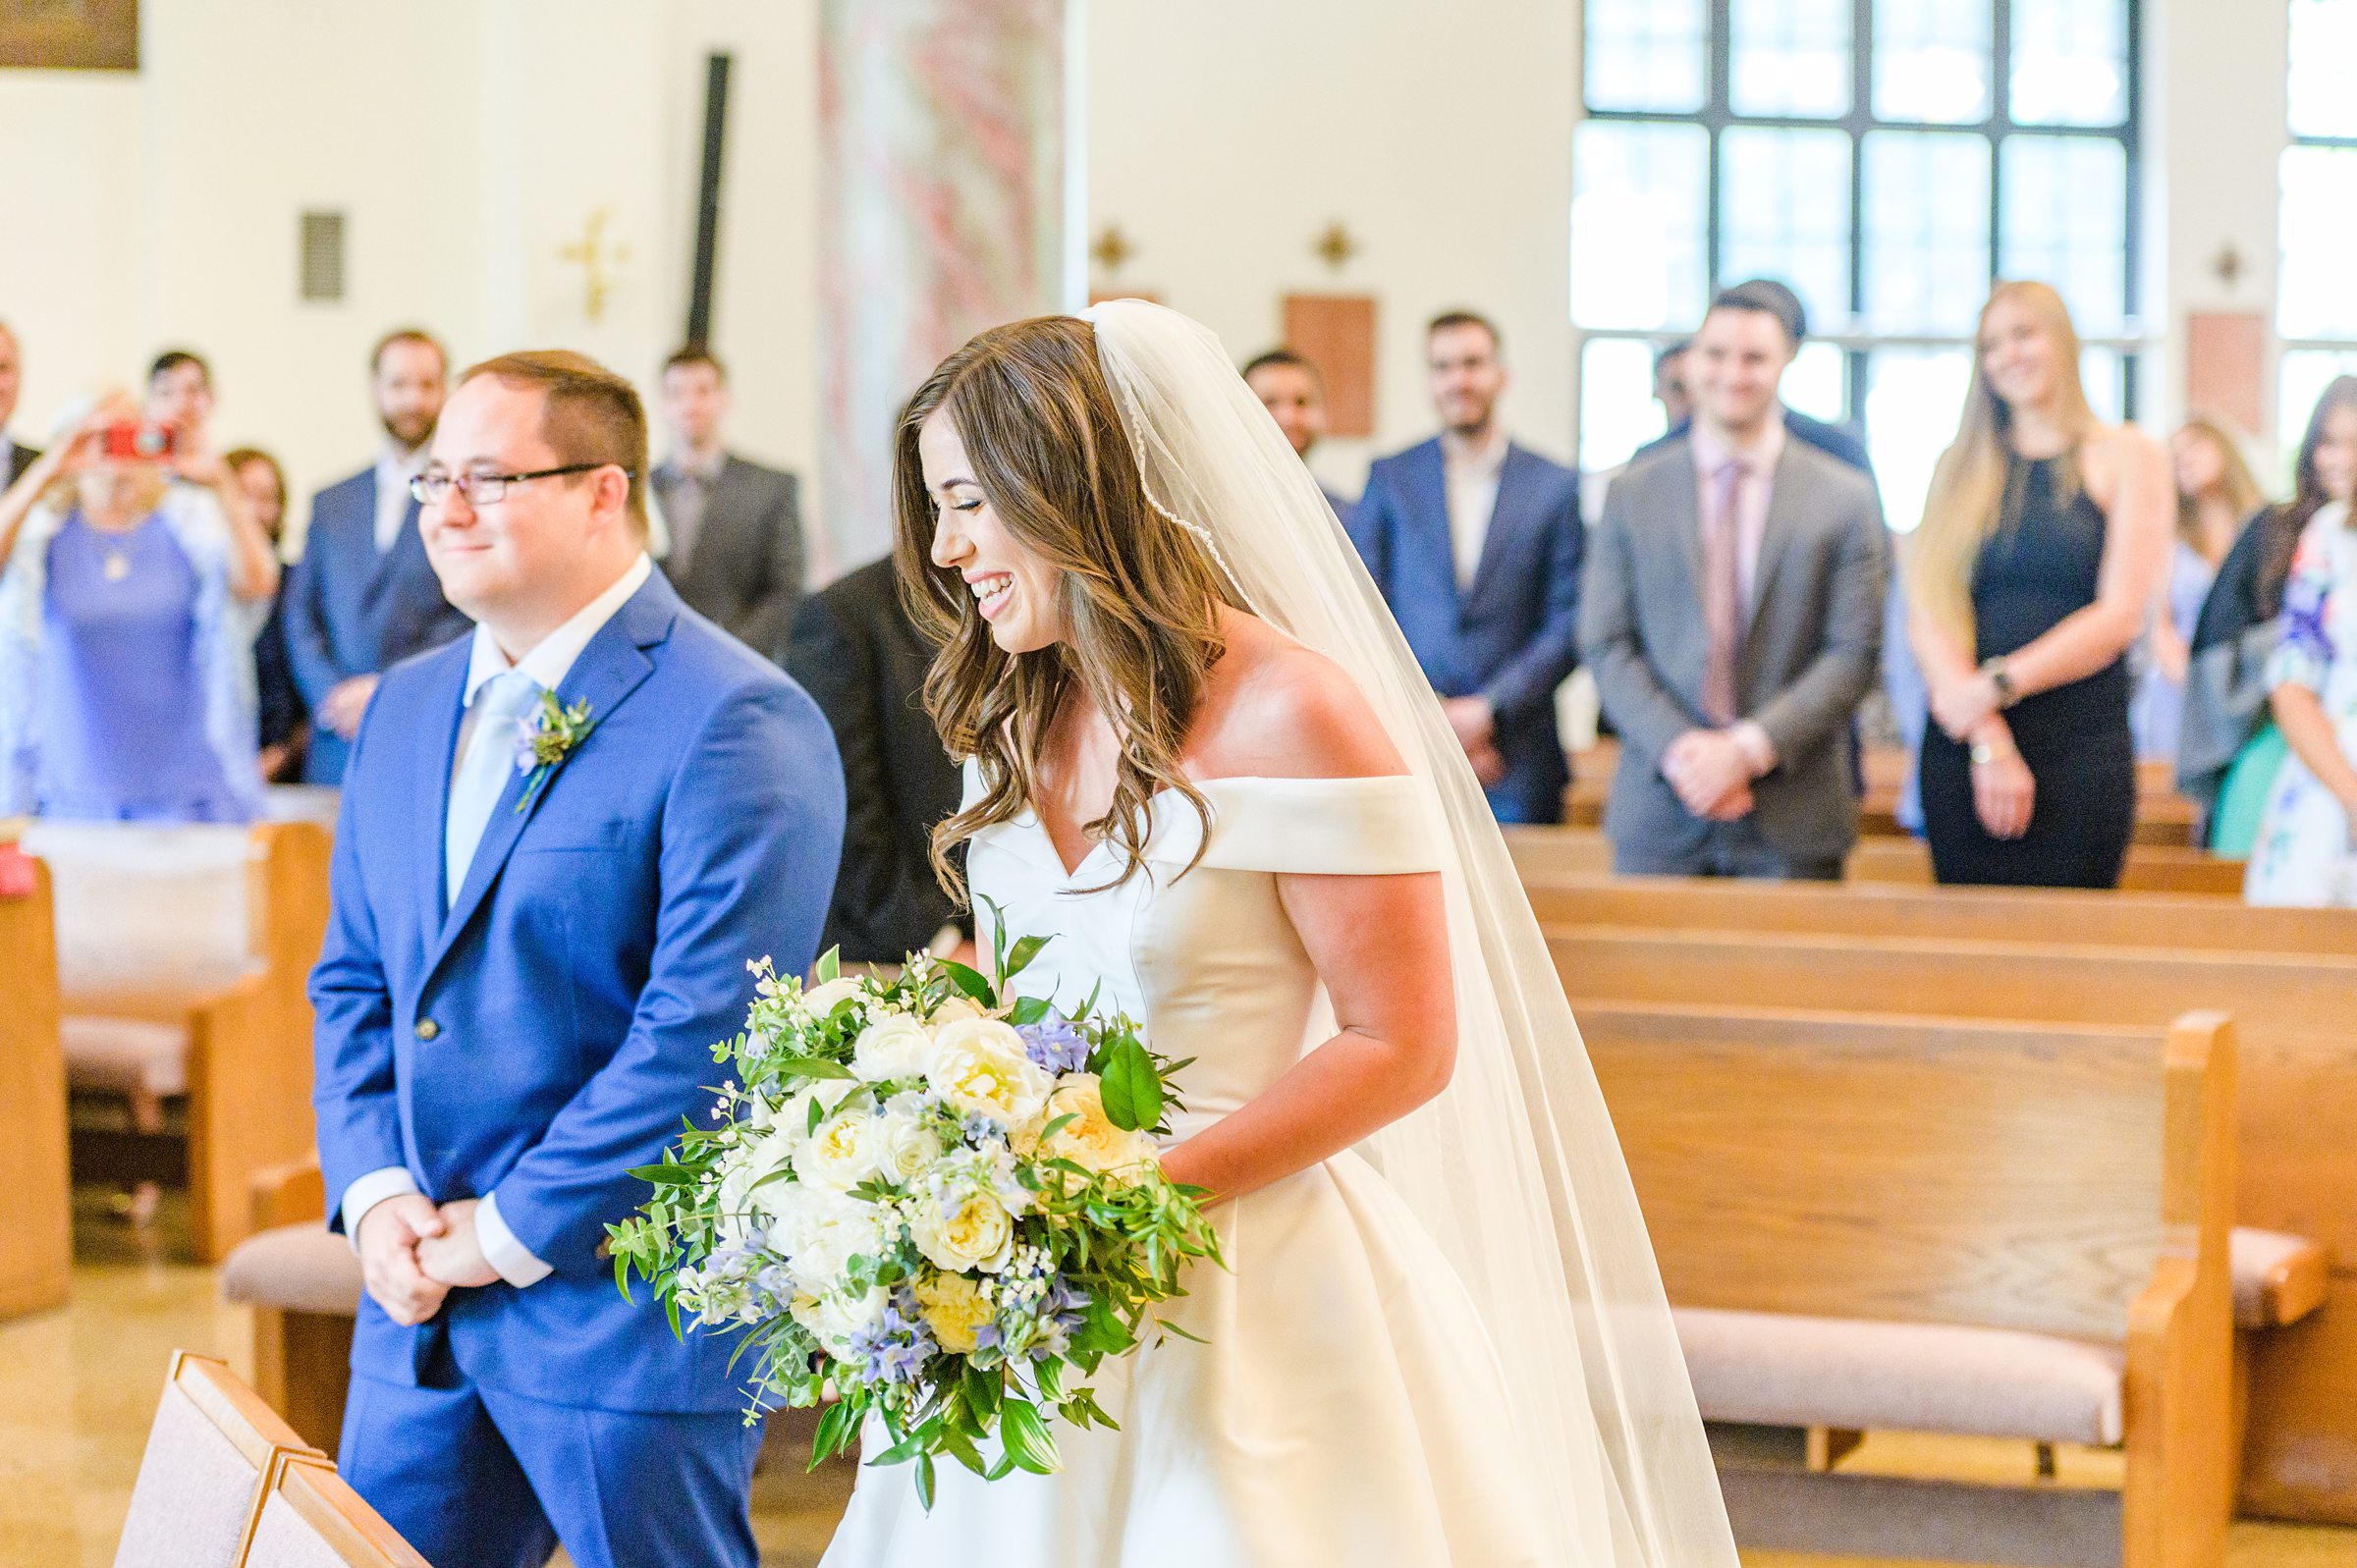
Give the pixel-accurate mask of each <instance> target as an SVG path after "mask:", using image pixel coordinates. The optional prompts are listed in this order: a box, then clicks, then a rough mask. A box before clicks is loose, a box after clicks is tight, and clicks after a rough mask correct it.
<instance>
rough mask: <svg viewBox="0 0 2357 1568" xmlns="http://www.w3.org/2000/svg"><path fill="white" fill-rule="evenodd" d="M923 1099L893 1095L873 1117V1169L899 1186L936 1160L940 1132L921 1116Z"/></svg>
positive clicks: (932, 1165)
mask: <svg viewBox="0 0 2357 1568" xmlns="http://www.w3.org/2000/svg"><path fill="white" fill-rule="evenodd" d="M924 1107H925V1101H924V1100H923V1098H922V1097H920V1096H917V1095H896V1096H894V1097H893V1101H892V1103H891V1104H890V1105H888V1106H886V1107H885V1108H884V1114H883V1115H882V1116H880V1117H878V1118H877V1122H878V1125H877V1128H876V1141H877V1154H876V1165H877V1171H878V1173H879V1174H880V1175H882V1176H883V1178H884V1179H885V1180H886V1181H891V1182H897V1183H900V1184H901V1185H903V1186H905V1185H906V1184H907V1183H909V1182H912V1181H914V1180H916V1179H917V1178H918V1177H920V1176H922V1175H923V1174H924V1173H925V1172H926V1171H928V1170H931V1169H932V1168H933V1167H934V1165H935V1164H937V1163H939V1162H940V1160H941V1155H942V1150H941V1134H940V1133H938V1132H936V1131H935V1130H934V1129H933V1127H932V1126H931V1125H929V1124H928V1123H927V1122H926V1120H925V1117H924Z"/></svg>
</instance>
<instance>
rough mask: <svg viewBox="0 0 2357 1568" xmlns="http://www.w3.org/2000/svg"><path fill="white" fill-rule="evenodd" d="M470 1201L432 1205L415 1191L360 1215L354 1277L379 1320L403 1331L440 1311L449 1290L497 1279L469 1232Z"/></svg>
mask: <svg viewBox="0 0 2357 1568" xmlns="http://www.w3.org/2000/svg"><path fill="white" fill-rule="evenodd" d="M474 1211H475V1200H474V1199H472V1198H461V1199H457V1200H454V1201H453V1202H450V1203H446V1204H441V1205H438V1206H437V1205H436V1204H435V1203H434V1201H433V1200H432V1199H430V1198H428V1197H425V1196H424V1195H423V1194H421V1193H414V1192H411V1193H403V1194H401V1195H400V1196H398V1197H393V1198H387V1199H385V1200H384V1201H383V1202H381V1203H378V1204H376V1205H375V1206H374V1207H372V1208H371V1209H369V1211H368V1212H367V1213H366V1214H365V1215H362V1216H361V1217H360V1229H359V1235H358V1236H357V1237H356V1245H357V1247H358V1249H359V1254H360V1276H361V1279H362V1281H363V1282H364V1283H365V1284H366V1286H367V1289H368V1294H369V1295H370V1296H372V1297H374V1298H375V1300H376V1304H377V1305H378V1306H380V1307H382V1308H384V1309H385V1316H387V1317H388V1318H391V1319H392V1320H393V1321H394V1322H395V1323H397V1324H400V1325H402V1326H403V1327H405V1328H406V1327H411V1326H414V1325H417V1324H421V1323H423V1322H425V1321H426V1320H427V1319H428V1318H431V1317H432V1316H433V1315H434V1314H435V1313H437V1312H439V1311H441V1310H442V1298H443V1297H445V1296H447V1295H449V1294H450V1293H451V1291H453V1290H454V1289H463V1288H466V1287H468V1286H474V1285H487V1284H490V1283H491V1282H492V1281H494V1280H496V1279H497V1278H498V1277H499V1271H497V1270H496V1269H494V1268H492V1267H491V1265H490V1263H489V1262H488V1261H487V1260H485V1259H484V1257H483V1248H482V1244H481V1242H480V1241H478V1240H477V1239H476V1236H475V1230H474Z"/></svg>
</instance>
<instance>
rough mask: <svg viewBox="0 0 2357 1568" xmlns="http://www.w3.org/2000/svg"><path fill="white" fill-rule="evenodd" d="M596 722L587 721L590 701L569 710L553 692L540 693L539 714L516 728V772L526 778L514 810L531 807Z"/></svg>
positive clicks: (580, 702) (584, 700) (582, 700)
mask: <svg viewBox="0 0 2357 1568" xmlns="http://www.w3.org/2000/svg"><path fill="white" fill-rule="evenodd" d="M596 728H597V721H596V720H594V719H592V718H590V717H589V699H588V698H587V697H583V698H582V699H581V700H580V701H578V702H576V703H575V704H574V705H573V706H572V707H570V708H568V707H566V706H565V705H564V704H563V703H561V702H559V701H557V694H556V693H555V692H553V691H543V692H541V693H540V707H539V711H538V712H536V713H534V714H533V715H532V717H531V718H530V719H529V720H527V721H525V722H523V723H522V724H521V725H519V726H518V730H519V731H520V732H519V733H518V734H517V736H516V771H517V772H518V773H521V774H528V775H529V777H528V778H526V779H525V780H524V781H523V793H522V794H521V796H519V797H518V798H517V801H516V809H517V810H518V811H521V810H522V809H523V808H524V807H526V806H528V805H530V804H531V803H532V797H533V796H534V795H536V794H538V793H539V792H540V790H541V787H542V786H543V785H545V784H547V783H548V780H549V776H550V775H551V774H553V773H555V772H556V771H557V769H558V768H559V767H561V766H563V765H564V762H565V759H566V758H567V757H570V756H572V755H573V751H574V748H575V747H576V746H577V745H579V744H580V743H581V742H582V741H584V740H586V739H588V738H589V731H590V730H595V729H596Z"/></svg>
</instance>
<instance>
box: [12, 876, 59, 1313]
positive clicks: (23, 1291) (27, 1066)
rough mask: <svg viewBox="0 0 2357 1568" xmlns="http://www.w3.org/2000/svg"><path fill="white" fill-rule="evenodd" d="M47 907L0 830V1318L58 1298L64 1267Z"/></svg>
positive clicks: (53, 950) (43, 892) (38, 882)
mask: <svg viewBox="0 0 2357 1568" xmlns="http://www.w3.org/2000/svg"><path fill="white" fill-rule="evenodd" d="M20 889H21V890H22V891H21V892H20V891H18V890H20ZM50 909H51V902H50V889H49V868H48V867H46V866H44V865H42V864H41V863H40V862H39V861H38V860H34V859H31V858H29V857H27V856H26V855H24V854H22V853H20V852H19V851H18V850H17V848H16V846H15V844H14V843H13V842H11V841H9V840H7V839H6V838H0V973H5V974H6V975H7V977H8V979H7V984H6V985H5V986H0V999H4V1000H0V1192H5V1193H7V1194H8V1201H9V1215H10V1217H9V1222H8V1223H7V1224H6V1225H0V1318H13V1317H16V1316H18V1315H20V1314H22V1313H28V1312H40V1311H42V1310H44V1309H46V1308H50V1307H57V1306H62V1305H63V1304H64V1303H65V1300H66V1291H67V1286H68V1280H69V1276H70V1275H71V1273H72V1270H73V1213H72V1189H71V1186H70V1183H69V1182H68V1179H67V1173H66V1064H65V1057H64V1055H63V1054H61V1052H60V1048H59V1045H58V1033H57V939H56V933H55V930H54V928H53V927H52V925H51V919H50Z"/></svg>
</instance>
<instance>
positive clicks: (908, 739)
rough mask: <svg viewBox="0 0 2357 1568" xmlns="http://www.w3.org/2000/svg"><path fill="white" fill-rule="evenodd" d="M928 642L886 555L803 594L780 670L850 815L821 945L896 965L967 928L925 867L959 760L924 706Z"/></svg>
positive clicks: (953, 790) (951, 803)
mask: <svg viewBox="0 0 2357 1568" xmlns="http://www.w3.org/2000/svg"><path fill="white" fill-rule="evenodd" d="M932 662H933V648H932V645H931V644H929V643H927V642H926V641H925V639H924V638H923V636H922V635H920V634H919V633H918V631H917V629H916V626H915V624H914V623H913V622H910V621H909V619H908V612H907V611H905V610H904V609H903V608H902V607H901V593H900V584H899V581H898V580H897V578H896V577H895V576H894V573H893V567H892V562H891V560H890V559H889V558H887V559H885V560H883V561H877V562H872V563H870V564H869V565H867V566H864V567H861V568H859V569H858V570H856V571H853V572H852V573H850V575H849V576H847V577H844V578H842V579H841V580H839V581H837V582H836V583H834V584H833V585H832V586H830V587H827V588H824V589H822V590H820V591H819V592H817V593H814V594H812V595H811V596H810V597H809V598H807V599H805V600H803V601H802V608H801V610H800V613H798V614H797V615H795V618H794V632H793V636H792V639H791V641H790V642H789V644H788V648H787V654H786V671H787V674H789V675H791V676H794V678H795V680H796V681H798V682H799V683H800V684H801V686H802V689H804V690H805V691H807V692H809V693H810V695H811V696H812V697H814V698H816V699H817V701H818V706H819V711H820V712H822V713H824V714H825V715H826V716H827V723H828V724H830V725H832V726H833V727H834V730H835V744H836V747H837V749H838V750H840V751H841V752H842V753H843V779H844V789H845V793H846V796H847V798H848V800H849V812H848V815H847V817H846V819H845V822H844V831H843V866H842V869H841V870H840V871H839V872H838V873H837V874H836V878H835V899H834V902H833V904H832V905H831V906H830V907H829V908H828V910H827V934H826V937H825V939H824V940H823V941H822V942H821V944H820V946H822V947H830V946H840V947H842V949H843V956H844V957H845V959H847V960H849V961H851V962H857V963H899V962H900V961H901V960H902V959H904V958H905V957H907V956H908V954H910V953H911V952H918V951H922V950H924V949H925V948H927V947H928V946H933V945H934V944H935V943H936V941H937V940H938V939H941V938H943V937H944V935H945V934H946V933H948V932H951V931H953V930H954V931H955V932H956V933H957V938H958V940H962V939H963V938H964V937H965V936H966V935H968V934H970V930H971V927H970V923H969V922H968V921H967V920H965V919H961V918H960V917H959V914H958V911H957V910H956V909H955V908H954V907H953V906H952V905H951V903H950V895H949V894H948V893H946V892H942V891H941V883H940V881H939V880H938V879H937V878H935V876H934V875H933V863H932V859H931V848H932V841H933V825H934V824H935V823H937V822H940V821H941V820H942V819H943V818H945V817H947V816H949V815H950V813H952V812H953V811H956V810H957V809H958V790H959V781H958V765H957V764H956V763H955V762H952V761H951V760H950V755H949V752H948V751H947V750H946V749H944V748H943V746H942V743H941V734H940V731H938V730H935V729H934V728H933V720H932V717H931V716H930V715H928V714H927V713H926V712H925V697H924V686H925V671H926V668H927V667H928V666H930V665H931V664H932Z"/></svg>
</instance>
